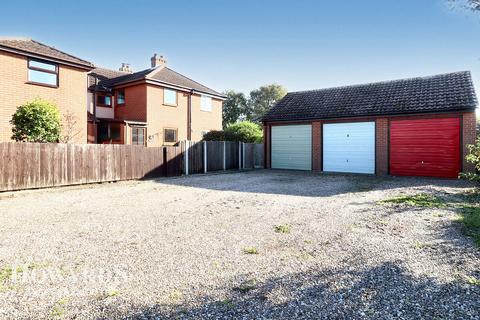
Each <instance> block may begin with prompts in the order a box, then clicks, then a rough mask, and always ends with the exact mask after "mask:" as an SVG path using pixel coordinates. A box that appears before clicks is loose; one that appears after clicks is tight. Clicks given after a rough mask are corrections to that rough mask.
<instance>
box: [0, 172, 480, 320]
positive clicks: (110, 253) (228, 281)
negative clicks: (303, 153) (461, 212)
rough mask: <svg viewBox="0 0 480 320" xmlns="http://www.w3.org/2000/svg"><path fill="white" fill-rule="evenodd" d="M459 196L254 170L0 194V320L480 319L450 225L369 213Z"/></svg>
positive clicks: (402, 210) (474, 287)
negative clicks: (424, 196) (420, 197)
mask: <svg viewBox="0 0 480 320" xmlns="http://www.w3.org/2000/svg"><path fill="white" fill-rule="evenodd" d="M470 187H471V186H470V185H469V184H467V183H465V182H462V181H453V180H450V181H448V180H435V179H417V178H382V179H381V178H376V177H371V176H359V175H358V176H349V175H320V174H318V175H317V174H313V173H304V172H287V171H263V170H259V171H250V172H245V173H231V174H218V175H197V176H190V177H181V178H171V179H170V178H169V179H161V180H155V181H132V182H122V183H111V184H102V185H89V186H83V187H68V188H59V189H49V190H36V191H26V192H17V193H4V194H0V213H1V214H0V318H52V317H53V318H54V317H58V318H62V317H63V318H82V319H83V318H124V317H128V318H141V319H142V318H215V319H218V318H245V319H259V318H268V319H273V318H274V319H279V318H284V319H287V318H288V319H292V318H339V319H342V318H345V319H346V318H349V319H351V318H355V319H363V318H365V319H366V318H377V319H394V318H395V319H397V318H405V319H406V318H417V319H418V318H425V319H431V318H448V319H455V318H458V319H468V318H471V319H480V315H479V310H480V282H479V280H478V279H480V251H479V249H478V248H477V247H475V245H474V244H473V241H472V240H471V239H469V238H467V237H466V236H464V235H463V233H462V230H461V226H460V225H459V224H458V223H457V222H456V221H455V217H456V213H455V212H453V211H451V210H448V209H438V208H436V209H435V208H430V209H429V208H427V209H424V208H410V207H405V206H393V205H385V204H379V203H378V201H380V200H384V199H388V198H390V197H393V196H398V195H401V194H415V193H428V194H441V195H449V196H456V195H457V194H459V193H461V192H465V191H467V190H468V189H469V188H470ZM276 227H277V228H276ZM255 252H256V253H255Z"/></svg>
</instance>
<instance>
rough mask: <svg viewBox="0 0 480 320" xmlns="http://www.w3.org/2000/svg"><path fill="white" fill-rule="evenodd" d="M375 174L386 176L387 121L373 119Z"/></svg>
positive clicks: (384, 119)
mask: <svg viewBox="0 0 480 320" xmlns="http://www.w3.org/2000/svg"><path fill="white" fill-rule="evenodd" d="M375 140H376V141H375V173H376V174H377V175H387V174H388V119H387V118H377V119H375Z"/></svg>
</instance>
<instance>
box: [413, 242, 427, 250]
mask: <svg viewBox="0 0 480 320" xmlns="http://www.w3.org/2000/svg"><path fill="white" fill-rule="evenodd" d="M427 247H428V245H427V244H426V243H423V242H418V241H417V242H415V244H414V245H413V248H415V249H417V250H422V249H425V248H427Z"/></svg>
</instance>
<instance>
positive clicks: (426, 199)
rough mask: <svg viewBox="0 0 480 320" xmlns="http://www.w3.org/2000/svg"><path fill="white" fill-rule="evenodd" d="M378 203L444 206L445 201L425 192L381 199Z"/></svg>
mask: <svg viewBox="0 0 480 320" xmlns="http://www.w3.org/2000/svg"><path fill="white" fill-rule="evenodd" d="M380 203H382V204H385V203H393V204H406V205H408V206H413V207H425V208H442V207H444V206H445V203H444V202H443V200H442V199H440V198H437V197H435V196H432V195H430V194H426V193H420V194H415V195H408V196H400V197H395V198H391V199H387V200H382V201H380Z"/></svg>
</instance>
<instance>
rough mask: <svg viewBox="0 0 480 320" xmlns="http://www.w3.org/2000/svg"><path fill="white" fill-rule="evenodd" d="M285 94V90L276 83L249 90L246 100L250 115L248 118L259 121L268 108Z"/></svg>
mask: <svg viewBox="0 0 480 320" xmlns="http://www.w3.org/2000/svg"><path fill="white" fill-rule="evenodd" d="M286 94H287V90H286V89H285V88H284V87H282V86H281V85H278V84H271V85H268V86H263V87H260V88H259V89H257V90H253V91H252V92H250V99H249V101H248V105H249V108H250V109H251V116H250V117H249V118H248V120H252V121H255V122H260V121H261V118H262V117H263V116H264V115H265V113H267V111H268V110H270V108H271V107H272V106H273V105H274V104H275V103H277V102H278V101H279V100H280V99H282V98H283V97H284V96H285V95H286Z"/></svg>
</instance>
